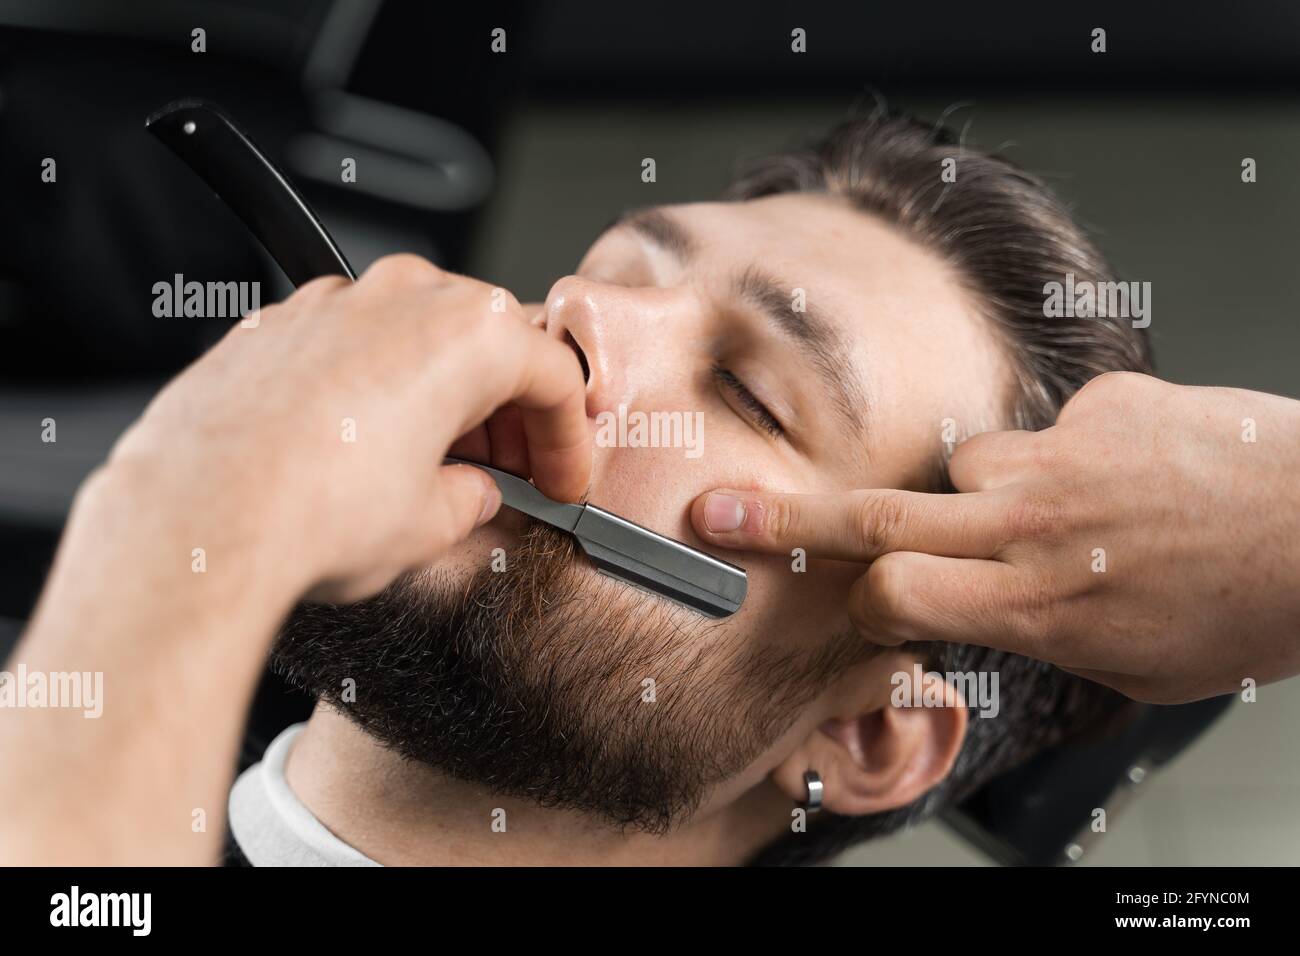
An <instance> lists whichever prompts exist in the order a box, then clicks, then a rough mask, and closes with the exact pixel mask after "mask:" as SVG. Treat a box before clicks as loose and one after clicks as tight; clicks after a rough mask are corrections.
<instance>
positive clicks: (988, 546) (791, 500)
mask: <svg viewBox="0 0 1300 956" xmlns="http://www.w3.org/2000/svg"><path fill="white" fill-rule="evenodd" d="M1003 510H1004V506H1001V505H998V504H997V503H996V500H995V499H994V498H993V496H992V495H991V494H989V493H986V492H972V493H969V494H943V495H936V494H924V493H922V492H916V491H897V490H894V489H891V488H880V489H876V488H872V489H859V490H854V491H843V492H836V493H834V494H825V495H801V494H784V493H769V492H755V491H733V490H730V489H719V490H716V491H710V492H708V493H706V494H703V495H701V496H700V497H699V498H696V499H695V502H694V503H693V504H692V506H691V521H692V523H693V524H694V526H695V530H696V532H697V533H698V534H699V535H700V536H701V537H702V538H703V539H704V540H705V541H708V542H709V543H710V544H716V545H720V546H721V547H724V548H739V549H743V550H746V551H760V552H766V553H770V554H789V553H790V552H791V550H792V549H794V548H803V549H804V551H805V552H806V553H807V555H808V556H809V557H816V558H831V559H833V560H838V561H874V560H875V559H876V558H878V557H880V556H881V555H882V554H886V553H888V552H890V551H920V552H924V553H926V554H935V555H942V556H946V557H953V558H987V557H992V556H993V555H994V554H995V553H996V552H997V551H998V549H999V547H1000V546H1001V545H1002V543H1003V542H1004V540H1005V537H1006V535H1005V531H1004V529H1005V528H1006V523H1005V520H1004V515H1003Z"/></svg>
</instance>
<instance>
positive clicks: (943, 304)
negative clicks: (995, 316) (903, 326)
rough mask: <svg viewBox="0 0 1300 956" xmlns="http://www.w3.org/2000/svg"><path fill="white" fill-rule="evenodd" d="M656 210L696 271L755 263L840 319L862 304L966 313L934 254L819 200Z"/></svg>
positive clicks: (799, 197) (799, 196)
mask: <svg viewBox="0 0 1300 956" xmlns="http://www.w3.org/2000/svg"><path fill="white" fill-rule="evenodd" d="M660 210H661V211H662V212H664V213H666V214H667V215H669V216H671V217H672V218H673V219H674V220H676V221H678V222H680V223H681V224H682V225H683V226H685V227H686V229H687V230H688V231H689V233H690V235H691V237H692V239H693V243H694V246H695V254H696V256H697V257H698V259H699V261H700V263H701V265H705V266H713V267H717V268H731V267H734V266H737V265H741V266H743V265H748V264H759V265H761V266H762V267H763V268H765V269H768V270H770V271H771V272H773V273H775V274H777V275H779V276H780V277H781V278H784V279H789V280H791V281H792V282H793V283H794V284H795V285H798V286H799V287H800V288H804V289H805V290H806V291H809V292H810V293H811V290H812V289H816V290H817V291H818V293H819V298H821V300H822V303H821V304H822V305H823V306H824V307H826V308H827V309H830V310H834V311H835V312H836V313H838V314H840V315H841V317H842V318H845V319H850V320H851V319H853V318H854V317H855V316H860V315H861V313H862V311H863V309H862V307H863V305H864V304H866V303H874V304H876V305H878V306H890V307H893V306H903V305H907V304H911V305H913V306H915V305H916V304H917V303H918V299H920V298H922V297H921V296H919V295H918V293H920V292H921V291H922V290H923V289H924V291H925V296H924V297H923V298H924V301H926V302H928V303H930V305H931V306H932V308H931V309H930V310H928V311H932V312H941V311H946V312H948V313H950V314H951V313H952V312H960V313H965V312H968V311H970V304H971V303H970V301H969V299H968V297H967V295H966V293H965V291H964V290H963V289H962V288H961V286H960V284H959V283H958V282H957V281H956V277H955V275H953V274H952V273H951V270H950V269H949V268H948V267H947V265H946V264H945V263H944V262H943V261H942V260H941V259H939V257H938V256H937V255H935V254H934V253H932V252H930V251H929V250H928V249H925V248H923V247H922V246H921V245H919V244H918V243H916V242H914V241H912V240H911V239H910V238H908V237H907V236H906V235H905V234H904V233H903V232H902V231H901V230H899V229H897V228H895V227H893V226H891V225H889V224H888V223H886V222H884V221H883V220H881V219H879V218H878V217H876V216H874V215H872V214H870V213H868V212H865V211H863V210H860V209H855V208H854V207H853V206H851V205H850V204H849V203H848V202H847V201H846V200H844V199H842V198H840V197H836V196H831V195H827V194H822V193H788V194H782V195H778V196H766V197H763V198H762V199H753V200H748V201H746V202H731V203H690V204H684V205H677V206H662V207H660Z"/></svg>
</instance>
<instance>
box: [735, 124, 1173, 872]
mask: <svg viewBox="0 0 1300 956" xmlns="http://www.w3.org/2000/svg"><path fill="white" fill-rule="evenodd" d="M945 160H953V161H954V163H955V166H954V165H953V163H949V164H947V168H949V169H952V170H954V171H955V173H956V177H955V181H953V182H945V181H944V177H943V176H942V175H941V173H942V172H943V170H944V169H945ZM948 178H952V177H948ZM800 192H806V193H826V194H830V195H833V196H838V197H842V198H843V199H844V200H846V201H847V202H849V203H851V204H852V205H853V206H854V207H855V208H857V209H860V210H862V211H863V212H864V213H867V214H870V215H873V216H876V217H877V218H879V219H880V220H882V221H884V222H886V223H889V224H891V225H893V226H895V227H897V228H899V229H900V230H901V231H902V232H903V233H904V234H905V235H907V236H909V237H911V238H912V239H913V240H914V241H916V242H918V243H919V244H920V245H922V246H924V247H925V248H927V249H929V250H930V251H931V252H933V253H935V254H937V255H938V256H939V257H940V258H941V259H943V260H944V261H945V262H946V263H947V264H948V265H949V266H950V267H951V269H952V271H953V274H954V275H956V276H957V277H958V280H959V281H960V282H962V283H963V284H964V286H965V287H966V289H967V290H968V291H969V292H971V293H973V299H974V301H975V302H976V303H978V305H979V307H980V308H981V311H982V313H983V315H984V316H985V318H986V319H987V320H988V322H989V325H990V328H991V329H992V330H993V331H994V333H995V334H996V335H997V336H998V337H999V339H1000V340H1001V341H1002V344H1003V346H1004V348H1005V351H1006V354H1007V355H1008V356H1009V357H1010V358H1011V360H1012V362H1013V367H1014V370H1015V375H1016V380H1017V388H1016V394H1015V398H1014V399H1013V401H1012V404H1011V407H1010V408H1008V409H1006V417H1007V422H1006V424H1007V425H1008V427H1014V428H1024V429H1030V430H1037V429H1041V428H1046V427H1048V426H1049V425H1051V424H1052V423H1053V422H1054V421H1055V420H1056V415H1057V413H1058V412H1059V411H1060V409H1061V407H1062V406H1063V405H1064V404H1065V402H1066V401H1067V400H1068V399H1069V398H1070V396H1071V395H1073V394H1074V393H1075V392H1077V391H1078V390H1079V389H1080V388H1082V387H1083V385H1084V384H1085V383H1086V382H1087V381H1088V380H1089V379H1091V378H1093V377H1095V376H1097V375H1099V374H1101V373H1102V372H1109V371H1137V372H1150V371H1151V370H1152V359H1151V349H1150V344H1149V342H1148V339H1147V336H1146V333H1145V330H1143V329H1134V328H1133V327H1132V323H1131V322H1130V321H1129V320H1127V319H1123V318H1116V317H1109V318H1090V317H1070V318H1048V317H1046V316H1045V310H1044V300H1045V291H1044V286H1045V285H1047V283H1050V282H1061V283H1063V282H1064V281H1065V277H1066V275H1067V274H1071V273H1072V274H1073V275H1074V280H1075V283H1076V284H1077V283H1079V282H1083V281H1088V282H1095V283H1103V282H1113V281H1115V280H1116V276H1115V274H1114V272H1113V270H1112V269H1111V267H1110V265H1109V263H1108V262H1107V261H1106V259H1105V257H1104V256H1103V255H1102V254H1101V252H1100V250H1099V249H1098V248H1097V246H1096V245H1094V244H1093V242H1092V241H1091V240H1090V239H1089V238H1088V236H1087V235H1086V234H1085V232H1084V230H1083V229H1082V228H1081V227H1080V226H1079V224H1078V223H1076V222H1075V220H1074V218H1073V217H1072V216H1071V214H1070V212H1069V210H1068V209H1067V208H1066V207H1065V205H1064V204H1063V203H1062V202H1061V201H1060V200H1059V199H1058V198H1057V197H1056V196H1055V195H1053V193H1052V191H1051V190H1050V189H1049V188H1048V186H1047V185H1046V184H1045V183H1044V182H1043V181H1042V180H1040V179H1038V178H1037V177H1035V176H1033V175H1031V174H1030V173H1027V172H1025V171H1024V170H1022V169H1020V168H1018V167H1017V166H1015V165H1014V164H1013V163H1011V162H1010V161H1009V160H1007V159H1005V158H1002V157H1000V156H996V155H990V154H987V153H982V152H979V151H977V150H975V149H972V148H970V147H968V146H966V145H965V144H964V143H963V142H961V141H960V140H959V139H958V137H957V136H955V135H954V134H953V133H952V132H951V131H950V130H948V129H947V128H945V127H943V126H938V125H931V124H928V123H923V122H921V121H920V120H917V119H915V118H913V117H910V116H907V115H905V114H901V113H898V112H891V111H887V110H884V109H878V110H876V111H875V112H874V113H872V114H870V115H867V116H862V117H858V118H854V119H851V120H849V121H847V122H845V123H842V124H841V125H839V126H837V127H836V128H834V129H833V130H831V131H830V132H829V133H828V134H826V135H825V136H824V137H822V138H821V139H820V140H819V141H817V142H815V143H813V144H812V145H810V146H808V147H807V148H803V149H798V150H794V151H791V152H787V153H781V154H778V155H774V156H769V157H766V158H763V159H761V160H759V161H757V162H754V163H752V164H750V165H749V166H748V167H747V168H746V169H744V170H743V172H742V173H741V175H740V176H739V177H738V178H737V179H736V180H735V182H733V184H732V185H731V186H730V187H729V188H728V190H727V192H726V193H725V195H724V198H726V199H731V200H746V199H757V198H760V197H762V196H772V195H778V194H783V193H800ZM908 647H909V648H910V649H911V650H914V651H916V652H918V653H919V654H920V655H921V656H922V658H923V660H924V661H925V664H926V666H927V667H928V668H930V669H932V670H936V671H940V672H952V671H958V672H979V671H997V672H998V675H999V690H1000V695H999V696H1000V700H999V703H1000V710H999V713H998V716H997V717H993V718H980V717H978V716H977V715H976V714H975V712H974V709H973V708H972V712H971V714H970V717H971V719H970V721H969V722H968V725H967V726H968V730H967V733H966V739H965V741H964V742H963V745H962V749H961V752H960V754H959V755H958V757H957V760H956V763H955V764H954V766H953V769H952V772H951V773H950V774H949V775H948V777H947V778H945V780H944V781H943V782H942V783H940V784H939V785H938V786H937V787H935V788H934V789H933V790H931V791H929V792H928V793H927V794H925V795H924V796H922V797H921V798H920V799H918V800H916V801H915V802H913V803H911V804H909V805H908V806H906V807H902V808H899V809H897V810H892V811H889V812H887V813H879V814H872V815H869V816H863V817H843V816H837V815H834V814H827V813H823V814H820V815H818V816H817V817H813V818H812V822H811V823H810V825H809V827H808V832H806V833H800V834H795V833H791V834H789V835H787V836H785V837H782V838H781V839H780V840H778V841H776V842H775V843H773V844H772V845H770V846H768V847H766V848H765V849H763V850H762V851H760V852H759V853H758V854H757V855H756V856H755V858H754V859H753V860H752V861H751V862H752V863H754V864H756V865H808V864H814V863H819V862H822V861H824V860H826V859H828V858H829V857H831V856H833V855H834V854H836V853H838V852H840V851H842V850H844V849H846V848H847V847H849V846H851V845H853V844H855V843H858V842H860V841H862V840H866V839H870V838H872V837H876V836H881V835H884V834H886V833H890V832H892V831H895V830H897V829H899V828H901V827H903V826H908V825H912V824H915V823H918V822H920V821H922V820H924V819H926V818H927V817H929V816H931V815H932V814H933V813H935V812H936V811H937V810H939V809H942V808H943V807H946V806H950V805H954V804H956V803H959V802H961V801H962V800H963V799H965V798H966V797H967V796H969V795H970V794H971V793H973V792H974V791H976V790H978V789H979V788H980V787H981V786H982V785H983V784H985V783H987V782H988V781H989V780H990V779H992V778H993V777H995V776H997V775H999V774H1001V773H1003V772H1005V771H1007V770H1009V769H1011V768H1012V767H1015V766H1017V765H1018V764H1021V763H1023V762H1024V761H1026V760H1028V759H1030V758H1031V757H1033V756H1034V755H1036V754H1038V753H1040V752H1042V751H1043V750H1045V749H1047V748H1050V747H1052V746H1055V745H1057V744H1059V743H1061V742H1062V741H1064V740H1067V739H1069V738H1072V737H1077V736H1085V735H1089V734H1094V733H1098V732H1104V730H1105V729H1107V728H1109V727H1112V726H1114V725H1116V724H1118V723H1121V722H1122V721H1123V720H1124V719H1125V718H1126V717H1127V716H1128V715H1129V714H1130V713H1131V710H1132V707H1131V704H1130V702H1129V701H1127V700H1126V699H1125V698H1124V697H1122V696H1120V695H1119V694H1116V693H1114V692H1113V691H1110V690H1108V689H1106V688H1104V687H1102V686H1100V685H1098V684H1094V683H1091V682H1090V681H1085V680H1083V679H1081V678H1078V677H1075V676H1073V675H1071V674H1067V673H1065V672H1064V671H1061V670H1059V669H1058V668H1055V667H1053V666H1051V665H1049V664H1044V663H1042V662H1040V661H1033V660H1030V659H1029V658H1026V657H1021V656H1019V655H1016V654H1008V653H1005V652H1002V651H995V650H989V649H987V648H983V647H975V646H973V645H969V644H949V643H942V644H937V643H931V644H914V645H908Z"/></svg>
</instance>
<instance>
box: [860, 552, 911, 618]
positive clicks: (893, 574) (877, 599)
mask: <svg viewBox="0 0 1300 956" xmlns="http://www.w3.org/2000/svg"><path fill="white" fill-rule="evenodd" d="M906 570H907V569H906V562H903V561H900V560H897V559H895V558H893V557H890V556H886V557H884V558H881V559H879V560H877V561H874V562H872V564H871V567H870V568H868V569H867V588H866V593H867V599H868V600H869V601H870V604H871V613H872V616H873V617H875V618H876V619H877V620H879V621H881V622H882V623H885V624H897V623H898V622H900V621H902V620H903V618H904V616H905V614H906V611H907V608H908V593H909V586H908V580H907V579H908V575H907V573H906Z"/></svg>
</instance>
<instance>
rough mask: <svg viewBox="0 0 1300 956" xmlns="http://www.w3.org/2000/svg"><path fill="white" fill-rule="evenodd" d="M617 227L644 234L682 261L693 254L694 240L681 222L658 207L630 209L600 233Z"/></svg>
mask: <svg viewBox="0 0 1300 956" xmlns="http://www.w3.org/2000/svg"><path fill="white" fill-rule="evenodd" d="M619 227H625V228H627V229H631V230H632V231H634V232H636V233H637V234H638V235H641V236H644V237H645V238H646V239H649V240H650V241H651V242H653V243H654V244H655V245H657V246H661V247H663V248H664V249H665V250H667V251H668V252H671V253H672V254H673V255H674V256H676V257H677V258H678V259H680V260H681V261H683V262H685V261H686V260H687V259H689V258H691V256H693V255H695V241H694V240H693V239H692V238H691V234H690V233H689V232H687V231H686V229H685V228H684V227H683V226H682V224H681V223H679V222H678V221H677V220H676V219H674V218H673V217H672V216H670V215H668V214H667V213H666V212H663V211H662V210H660V209H655V208H653V207H652V208H650V209H631V210H629V211H627V212H625V213H623V214H622V215H621V216H619V217H618V218H617V219H615V220H614V221H613V222H611V223H610V224H609V225H608V226H606V227H605V228H604V229H603V230H601V234H602V235H603V234H604V233H606V232H609V231H610V230H611V229H618V228H619Z"/></svg>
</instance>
